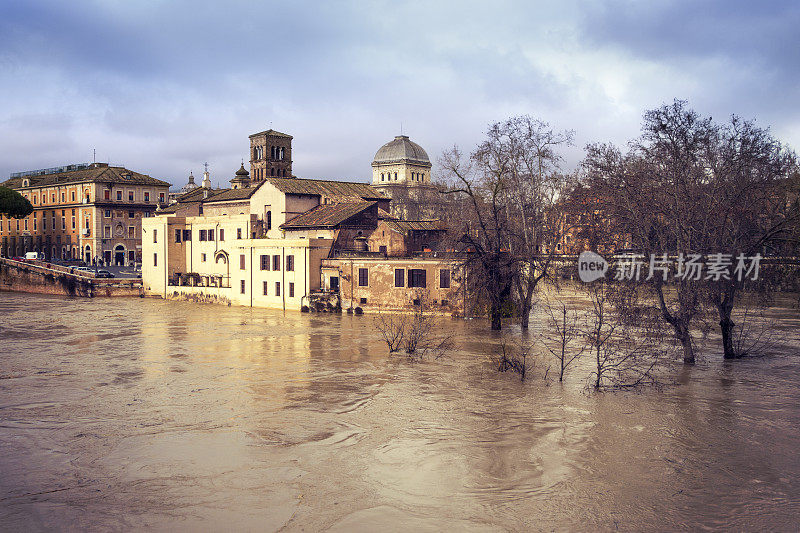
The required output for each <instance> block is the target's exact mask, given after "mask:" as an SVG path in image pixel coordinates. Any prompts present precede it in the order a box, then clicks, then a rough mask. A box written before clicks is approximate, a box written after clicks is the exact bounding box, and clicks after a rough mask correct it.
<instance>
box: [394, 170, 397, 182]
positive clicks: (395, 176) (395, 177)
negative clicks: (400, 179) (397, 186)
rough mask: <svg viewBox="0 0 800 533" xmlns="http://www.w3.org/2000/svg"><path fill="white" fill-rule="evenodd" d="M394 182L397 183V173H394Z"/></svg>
mask: <svg viewBox="0 0 800 533" xmlns="http://www.w3.org/2000/svg"><path fill="white" fill-rule="evenodd" d="M394 181H397V172H395V173H394Z"/></svg>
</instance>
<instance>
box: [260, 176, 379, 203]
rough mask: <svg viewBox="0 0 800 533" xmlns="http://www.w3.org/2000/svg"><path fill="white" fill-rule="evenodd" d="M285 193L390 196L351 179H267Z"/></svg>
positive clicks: (367, 198)
mask: <svg viewBox="0 0 800 533" xmlns="http://www.w3.org/2000/svg"><path fill="white" fill-rule="evenodd" d="M265 181H268V182H269V183H271V184H272V185H274V186H275V188H276V189H278V190H279V191H281V192H282V193H285V194H312V195H319V196H327V197H329V198H351V199H354V200H355V199H363V200H388V199H389V198H388V197H386V196H384V195H383V194H381V193H380V192H378V191H377V190H375V189H373V188H372V186H371V185H369V184H367V183H354V182H350V181H331V180H311V179H303V178H273V177H268V178H266V179H265Z"/></svg>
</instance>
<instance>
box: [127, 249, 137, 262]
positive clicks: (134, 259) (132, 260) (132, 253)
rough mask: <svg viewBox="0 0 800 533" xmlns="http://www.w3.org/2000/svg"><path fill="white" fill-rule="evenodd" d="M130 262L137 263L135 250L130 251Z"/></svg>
mask: <svg viewBox="0 0 800 533" xmlns="http://www.w3.org/2000/svg"><path fill="white" fill-rule="evenodd" d="M128 261H130V262H131V263H133V262H135V261H136V252H135V251H133V250H128Z"/></svg>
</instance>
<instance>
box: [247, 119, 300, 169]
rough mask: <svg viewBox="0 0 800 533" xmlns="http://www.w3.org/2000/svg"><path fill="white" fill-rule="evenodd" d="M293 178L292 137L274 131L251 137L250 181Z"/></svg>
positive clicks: (270, 130) (255, 134)
mask: <svg viewBox="0 0 800 533" xmlns="http://www.w3.org/2000/svg"><path fill="white" fill-rule="evenodd" d="M269 177H280V178H291V177H292V136H291V135H287V134H285V133H281V132H279V131H275V130H272V129H269V130H266V131H262V132H259V133H254V134H252V135H250V179H251V180H252V181H253V182H258V181H264V180H265V179H266V178H269Z"/></svg>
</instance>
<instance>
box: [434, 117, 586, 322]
mask: <svg viewBox="0 0 800 533" xmlns="http://www.w3.org/2000/svg"><path fill="white" fill-rule="evenodd" d="M572 136H573V134H572V132H569V131H564V132H557V131H554V130H553V129H552V128H551V127H550V126H549V124H547V123H546V122H542V121H541V120H537V119H534V118H531V117H529V116H519V117H513V118H510V119H508V120H506V121H504V122H497V123H495V124H493V125H492V126H491V127H490V128H489V130H488V132H487V138H486V140H485V141H484V142H482V143H481V144H480V145H479V146H478V147H477V148H476V149H475V151H474V152H472V154H470V156H469V158H464V157H463V155H462V154H461V152H460V151H459V150H458V149H457V148H454V149H452V150H450V151H448V152H446V153H445V154H444V155H443V156H442V158H441V161H440V165H441V167H442V169H443V173H444V177H445V178H446V179H447V180H448V181H449V183H450V184H451V189H450V193H451V194H459V195H461V197H462V199H463V201H462V202H461V203H460V206H461V209H460V210H459V211H458V212H457V213H455V215H456V216H458V217H460V218H461V221H462V224H461V228H460V229H462V230H463V231H461V232H460V233H459V234H458V237H459V238H460V239H461V240H462V241H463V244H465V245H466V248H467V249H468V250H469V253H470V258H469V259H468V263H469V264H470V266H472V268H471V269H470V271H471V272H473V275H474V276H477V277H478V278H479V279H480V280H483V281H484V283H481V284H480V285H479V286H480V287H483V288H485V291H483V293H484V296H485V297H486V298H487V300H488V302H489V308H490V309H489V315H490V318H491V323H492V329H500V328H501V325H502V323H501V317H502V315H503V314H504V312H507V311H508V309H509V308H510V307H512V306H513V303H514V301H516V302H517V303H518V312H519V313H520V314H521V317H522V320H521V322H522V327H523V328H527V327H528V320H529V315H530V311H531V307H532V302H533V294H534V292H535V290H536V287H537V285H538V283H539V282H540V281H541V280H542V279H543V278H545V277H546V276H547V275H548V273H549V271H550V265H551V263H552V258H553V254H554V252H555V246H554V243H555V242H556V241H557V240H558V239H559V236H560V234H559V232H560V231H561V230H562V228H563V225H562V223H561V220H560V217H559V213H558V211H557V209H556V206H557V203H558V202H559V200H560V197H561V195H562V193H563V191H564V190H565V183H566V181H567V180H566V178H565V176H564V175H563V174H562V173H560V172H559V163H560V161H561V156H560V155H559V153H558V149H559V148H561V147H564V146H567V145H569V144H571V142H572ZM546 245H549V246H546ZM545 250H546V251H545ZM543 252H544V253H543ZM514 296H516V298H514Z"/></svg>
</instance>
